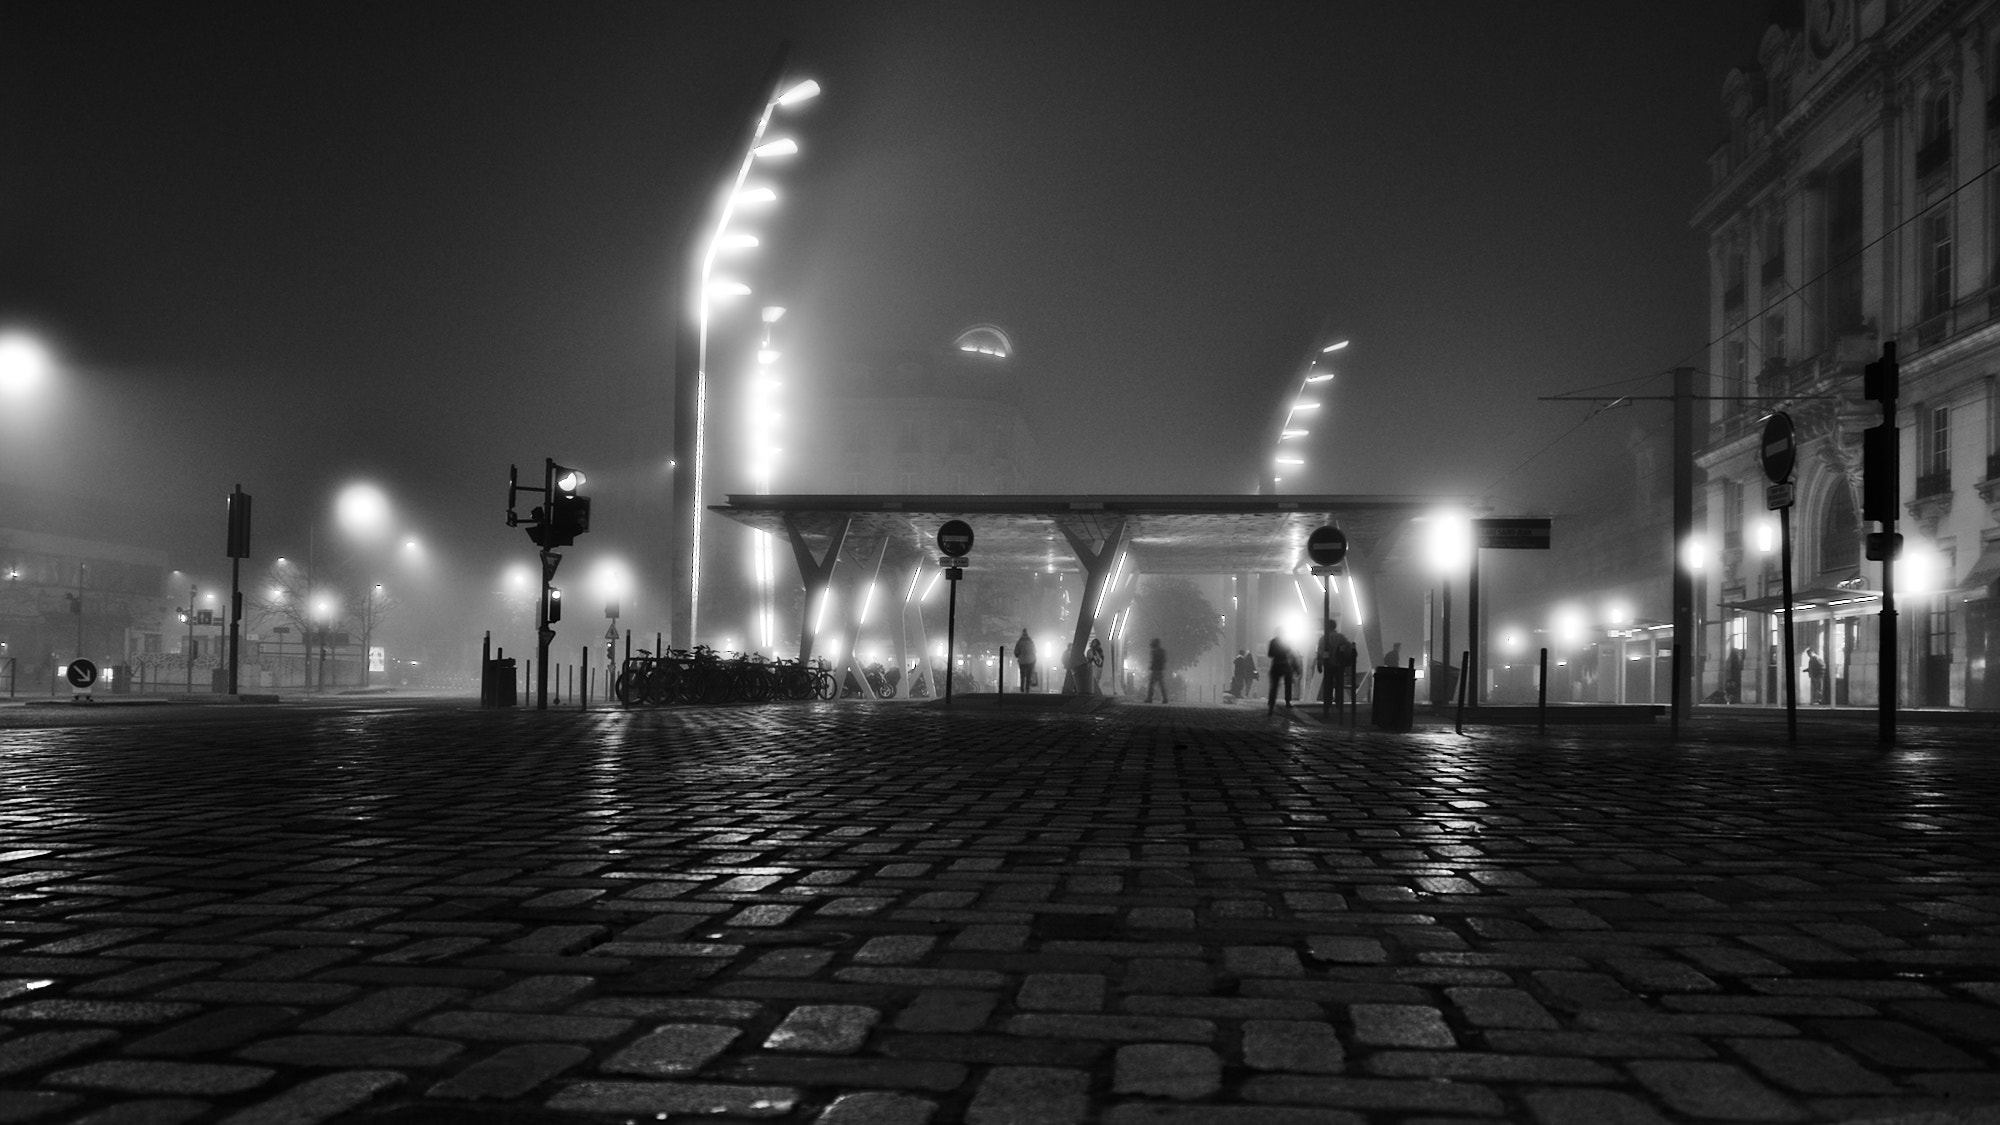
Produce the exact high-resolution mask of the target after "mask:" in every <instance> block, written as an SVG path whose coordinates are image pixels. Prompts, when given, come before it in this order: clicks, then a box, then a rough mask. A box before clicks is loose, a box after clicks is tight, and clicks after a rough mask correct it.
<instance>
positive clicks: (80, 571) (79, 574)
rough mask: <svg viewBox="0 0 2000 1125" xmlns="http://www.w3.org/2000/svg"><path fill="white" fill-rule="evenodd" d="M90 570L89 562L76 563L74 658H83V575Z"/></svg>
mask: <svg viewBox="0 0 2000 1125" xmlns="http://www.w3.org/2000/svg"><path fill="white" fill-rule="evenodd" d="M89 570H90V564H89V563H78V564H76V658H77V659H78V660H82V659H83V576H84V574H86V573H87V572H88V571H89Z"/></svg>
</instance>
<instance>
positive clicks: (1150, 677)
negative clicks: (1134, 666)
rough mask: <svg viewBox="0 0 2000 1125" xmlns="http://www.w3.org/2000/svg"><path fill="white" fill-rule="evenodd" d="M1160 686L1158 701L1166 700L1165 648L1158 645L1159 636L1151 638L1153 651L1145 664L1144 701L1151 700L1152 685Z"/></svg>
mask: <svg viewBox="0 0 2000 1125" xmlns="http://www.w3.org/2000/svg"><path fill="white" fill-rule="evenodd" d="M1154 684H1158V685H1159V686H1160V702H1162V703H1165V702H1167V650H1166V649H1163V648H1161V647H1160V638H1158V637H1154V638H1153V652H1152V656H1151V658H1150V662H1149V663H1148V664H1147V666H1146V702H1148V703H1151V702H1152V701H1153V685H1154Z"/></svg>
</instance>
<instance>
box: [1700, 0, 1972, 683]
mask: <svg viewBox="0 0 2000 1125" xmlns="http://www.w3.org/2000/svg"><path fill="white" fill-rule="evenodd" d="M1996 94H2000V2H1995V0H1916V2H1909V0H1902V2H1898V0H1809V2H1808V3H1807V4H1806V6H1805V12H1804V23H1803V26H1799V27H1783V26H1773V27H1770V28H1769V29H1767V31H1766V32H1765V35H1764V37H1763V40H1762V42H1761V44H1760V45H1759V46H1758V49H1757V56H1756V64H1755V65H1754V66H1751V67H1746V68H1743V69H1739V70H1735V71H1732V72H1731V73H1730V74H1729V75H1728V77H1727V79H1726V80H1725V82H1724V84H1723V98H1722V101H1723V107H1724V109H1725V112H1726V114H1727V117H1728V122H1729V138H1728V140H1727V141H1726V142H1725V143H1724V144H1723V145H1721V146H1720V147H1719V148H1718V149H1717V150H1716V151H1715V153H1714V155H1713V156H1712V157H1711V158H1710V162H1709V165H1710V190H1709V193H1708V195H1707V197H1706V198H1705V199H1703V201H1702V202H1701V205H1700V207H1699V208H1698V209H1697V211H1696V213H1695V216H1694V220H1693V221H1694V225H1695V227H1696V228H1697V229H1698V230H1700V231H1701V232H1702V233H1703V234H1704V235H1705V236H1706V237H1707V239H1708V243H1709V251H1710V262H1711V269H1710V279H1711V280H1710V301H1709V321H1710V326H1711V332H1710V339H1711V341H1712V343H1711V345H1710V353H1709V362H1708V368H1707V371H1708V376H1709V377H1708V380H1707V383H1708V388H1707V392H1708V395H1709V399H1710V401H1709V402H1708V403H1707V404H1706V405H1707V410H1706V416H1707V420H1708V431H1707V435H1706V441H1705V443H1704V448H1702V449H1701V450H1700V452H1699V453H1698V455H1697V461H1696V463H1697V466H1698V467H1699V470H1700V476H1699V479H1700V480H1701V483H1700V484H1699V485H1698V488H1699V490H1700V491H1699V493H1698V501H1697V502H1698V510H1697V529H1698V532H1697V539H1698V542H1697V543H1696V544H1693V545H1691V546H1690V549H1691V550H1693V551H1696V552H1697V553H1698V554H1699V555H1700V557H1701V559H1702V569H1701V570H1700V572H1699V574H1700V576H1701V582H1700V587H1699V591H1698V604H1699V605H1700V606H1701V607H1702V608H1701V611H1700V615H1701V621H1702V631H1701V637H1700V646H1699V647H1700V648H1701V650H1702V653H1703V657H1704V659H1703V660H1702V687H1701V691H1702V695H1703V697H1705V698H1716V697H1717V696H1718V695H1719V696H1720V697H1722V698H1727V699H1731V700H1738V701H1742V702H1746V703H1782V702H1783V696H1782V694H1781V687H1780V685H1781V683H1782V678H1783V677H1784V676H1785V675H1787V674H1790V675H1793V676H1795V677H1797V679H1796V682H1797V683H1799V685H1800V689H1801V700H1802V702H1810V701H1813V700H1815V699H1817V700H1818V701H1819V702H1823V703H1825V704H1827V705H1841V704H1847V705H1857V706H1860V705H1869V704H1873V703H1875V702H1876V701H1877V699H1878V698H1879V694H1878V691H1879V677H1878V675H1877V668H1878V661H1879V656H1878V654H1879V651H1880V649H1879V639H1878V631H1877V624H1878V621H1879V616H1878V614H1879V610H1880V609H1881V596H1880V591H1881V589H1882V568H1881V565H1880V564H1879V563H1877V562H1873V561H1870V560H1868V559H1866V558H1864V554H1865V552H1864V550H1863V542H1864V539H1865V536H1866V533H1867V532H1868V531H1869V530H1871V529H1872V528H1873V525H1872V524H1864V523H1863V521H1862V520H1861V518H1860V511H1861V507H1862V505H1861V445H1860V443H1861V431H1862V430H1863V429H1865V428H1867V427H1868V426H1871V425H1874V424H1875V423H1876V422H1877V421H1878V420H1879V418H1880V408H1879V406H1878V405H1877V404H1876V403H1874V402H1871V401H1868V400H1867V399H1865V398H1863V396H1862V378H1861V376H1862V368H1863V366H1864V365H1865V364H1866V363H1868V362H1869V361H1871V360H1873V359H1875V358H1876V357H1878V356H1879V355H1880V354H1881V352H1882V346H1883V345H1884V344H1886V343H1890V342H1894V343H1895V344H1896V345H1897V348H1898V351H1899V355H1900V359H1901V366H1902V380H1901V396H1900V399H1899V402H1898V410H1897V417H1896V423H1897V426H1898V428H1899V434H1898V436H1899V439H1900V442H1901V477H1902V495H1901V498H1900V500H1901V505H1902V507H1901V519H1902V523H1901V527H1900V530H1902V531H1903V533H1904V535H1905V537H1906V548H1905V553H1904V556H1903V561H1902V562H1901V563H1899V564H1898V566H1897V569H1896V575H1897V581H1896V585H1897V609H1898V619H1899V634H1898V636H1899V654H1900V657H1901V660H1900V662H1899V673H1898V675H1899V684H1900V698H1901V700H1902V702H1903V703H1904V704H1905V705H1908V706H1954V707H1956V706H1972V707H2000V668H1996V667H1993V662H1994V660H1995V659H1997V658H2000V586H1996V580H2000V479H1996V478H2000V456H1996V450H2000V410H1996V402H1995V394H1996V392H1995V379H1996V375H2000V186H1997V185H1996V177H1995V176H1994V174H1993V170H1994V166H1995V164H1996V161H2000V97H1996ZM1773 410H1783V411H1785V412H1787V413H1788V414H1789V415H1790V416H1791V418H1792V420H1793V422H1794V424H1795V425H1796V427H1797V432H1798V439H1799V440H1798V453H1799V458H1798V467H1797V470H1796V472H1795V476H1794V481H1795V486H1794V491H1795V503H1794V507H1793V508H1792V509H1791V511H1792V544H1793V555H1794V572H1793V576H1794V584H1795V588H1796V590H1795V596H1794V612H1795V615H1796V617H1797V620H1798V630H1797V633H1796V637H1797V652H1798V663H1799V667H1797V668H1793V669H1790V670H1787V669H1784V668H1781V667H1780V664H1781V658H1780V656H1779V655H1778V653H1779V651H1780V650H1779V647H1778V640H1779V634H1778V629H1779V628H1780V623H1781V621H1782V617H1781V616H1780V614H1779V613H1778V612H1777V610H1778V609H1779V608H1780V604H1781V602H1782V599H1781V597H1780V596H1779V589H1780V585H1779V580H1780V575H1779V573H1778V569H1777V566H1778V563H1777V559H1778V555H1779V551H1778V549H1777V548H1778V544H1777V540H1776V528H1777V513H1776V512H1773V511H1770V510H1767V507H1766V498H1765V483H1766V482H1765V480H1764V476H1763V473H1762V470H1761V467H1760V459H1759V455H1758V454H1759V440H1758V439H1759V434H1760V432H1761V430H1762V427H1763V423H1764V419H1765V418H1766V416H1767V415H1768V414H1769V413H1770V412H1771V411H1773ZM1808 664H1816V665H1817V666H1818V667H1817V668H1815V669H1813V670H1812V671H1810V672H1808V671H1807V669H1806V666H1807V665H1808Z"/></svg>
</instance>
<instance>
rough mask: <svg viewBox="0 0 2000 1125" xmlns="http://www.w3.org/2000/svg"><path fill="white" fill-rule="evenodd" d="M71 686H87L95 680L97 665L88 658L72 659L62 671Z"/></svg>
mask: <svg viewBox="0 0 2000 1125" xmlns="http://www.w3.org/2000/svg"><path fill="white" fill-rule="evenodd" d="M63 678H64V679H67V680H68V681H69V682H70V685H71V686H72V687H80V688H87V687H89V686H90V685H92V684H94V683H96V682H97V665H95V664H93V663H91V662H90V661H88V660H72V661H70V662H69V668H68V669H67V670H66V671H64V672H63Z"/></svg>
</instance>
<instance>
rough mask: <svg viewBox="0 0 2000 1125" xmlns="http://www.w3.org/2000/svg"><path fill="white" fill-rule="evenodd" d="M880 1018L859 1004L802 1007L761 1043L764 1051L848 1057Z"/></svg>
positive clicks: (871, 1009) (789, 1015) (787, 1017)
mask: <svg viewBox="0 0 2000 1125" xmlns="http://www.w3.org/2000/svg"><path fill="white" fill-rule="evenodd" d="M881 1018H882V1013H881V1012H879V1011H877V1010H876V1009H874V1008H869V1007H864V1006H862V1005H859V1004H803V1005H800V1006H799V1007H797V1008H793V1009H792V1010H791V1012H790V1013H788V1014H787V1015H786V1016H785V1018H784V1020H783V1022H781V1023H779V1024H778V1026H777V1027H776V1028H775V1029H773V1030H772V1032H771V1034H770V1036H769V1037H767V1038H766V1039H765V1040H764V1047H765V1049H766V1050H772V1051H812V1052H819V1053H824V1054H830V1055H846V1054H852V1053H854V1052H855V1051H859V1050H860V1049H861V1045H862V1044H863V1043H865V1042H867V1041H868V1032H869V1030H870V1029H871V1028H873V1027H874V1026H875V1024H876V1023H877V1022H879V1021H880V1020H881Z"/></svg>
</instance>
